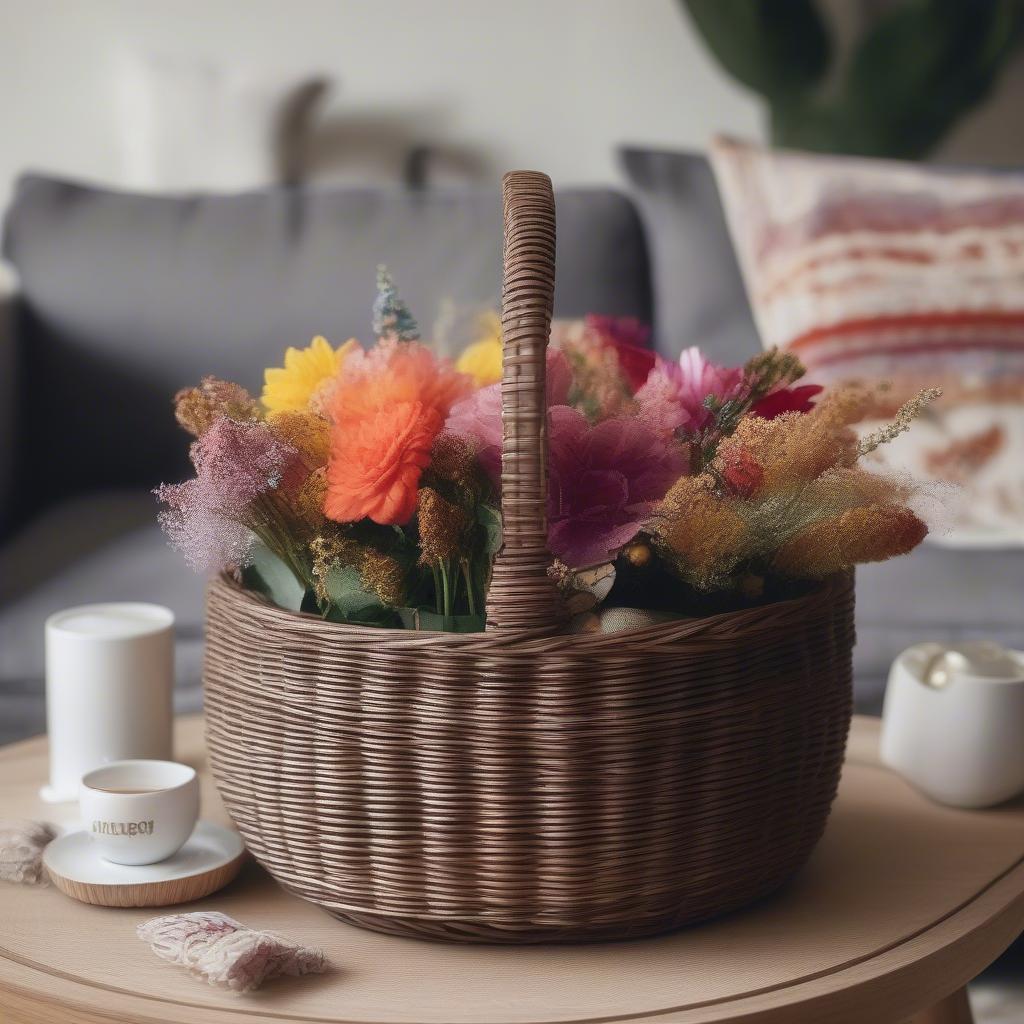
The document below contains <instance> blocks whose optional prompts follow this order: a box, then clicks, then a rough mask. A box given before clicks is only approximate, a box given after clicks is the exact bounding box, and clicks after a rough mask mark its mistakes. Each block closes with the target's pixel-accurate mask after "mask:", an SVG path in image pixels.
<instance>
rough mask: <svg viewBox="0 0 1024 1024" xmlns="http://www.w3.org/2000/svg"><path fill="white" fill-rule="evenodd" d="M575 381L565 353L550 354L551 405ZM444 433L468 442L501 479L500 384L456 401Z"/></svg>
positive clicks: (492, 475)
mask: <svg viewBox="0 0 1024 1024" xmlns="http://www.w3.org/2000/svg"><path fill="white" fill-rule="evenodd" d="M571 385H572V371H571V370H570V369H569V364H568V362H567V361H566V358H565V356H564V355H562V353H561V352H559V351H557V350H555V349H551V348H549V349H548V354H547V397H548V408H549V409H550V408H551V406H553V405H564V404H565V403H566V401H568V397H569V388H570V387H571ZM444 430H445V433H448V434H454V435H455V436H456V437H460V438H462V439H463V440H464V441H466V442H468V443H469V444H470V446H471V447H472V448H473V449H474V451H475V452H476V455H477V458H478V459H479V460H480V464H481V465H482V466H483V468H484V470H485V471H486V473H487V474H488V476H490V478H491V479H492V480H493V481H494V483H495V484H497V483H498V481H499V480H500V479H501V384H490V385H488V386H487V387H485V388H480V389H479V390H477V391H474V392H473V393H472V394H471V395H469V397H468V398H464V399H463V400H462V401H461V402H456V403H455V405H453V406H452V409H451V412H450V413H449V414H448V419H447V420H446V421H445V425H444Z"/></svg>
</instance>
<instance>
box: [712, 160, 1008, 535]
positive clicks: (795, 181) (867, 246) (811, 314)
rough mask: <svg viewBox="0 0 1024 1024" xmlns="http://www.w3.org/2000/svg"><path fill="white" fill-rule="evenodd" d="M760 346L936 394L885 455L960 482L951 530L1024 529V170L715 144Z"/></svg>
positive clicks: (811, 369) (900, 388) (826, 375)
mask: <svg viewBox="0 0 1024 1024" xmlns="http://www.w3.org/2000/svg"><path fill="white" fill-rule="evenodd" d="M711 159H712V164H713V166H714V169H715V175H716V179H717V181H718V185H719V190H720V192H721V194H722V200H723V204H724V206H725V210H726V215H727V218H728V221H729V228H730V232H731V233H732V236H733V241H734V244H735V246H736V249H737V255H738V257H739V261H740V266H741V268H742V270H743V275H744V280H745V284H746V287H747V291H748V294H749V296H750V300H751V306H752V308H753V312H754V317H755V320H756V322H757V325H758V329H759V331H760V334H761V339H762V342H763V343H764V344H765V345H766V346H778V347H780V348H786V349H791V350H792V351H794V352H796V353H797V354H798V355H799V356H800V357H801V359H802V360H803V362H804V363H805V365H806V366H807V368H808V376H809V379H813V380H815V381H817V382H819V383H825V384H828V383H835V382H839V381H849V380H867V381H877V380H887V381H890V382H891V383H892V390H891V391H890V392H889V393H890V395H891V398H892V404H893V406H896V405H898V404H899V403H900V402H901V401H903V400H905V399H906V398H907V397H909V396H910V395H911V394H914V393H916V392H917V391H918V390H919V389H920V388H922V387H925V386H932V385H937V386H940V387H942V388H943V391H944V397H943V399H942V400H941V403H940V404H939V406H938V415H937V417H933V419H932V421H931V423H930V424H929V425H928V426H926V427H925V429H923V430H917V431H914V432H912V434H911V435H910V437H909V438H908V439H906V440H903V441H901V443H900V444H899V445H898V446H897V447H896V449H895V450H894V451H893V452H891V453H890V455H889V457H890V458H892V459H895V461H897V462H898V463H899V464H900V465H902V466H906V467H908V468H911V469H913V470H914V471H916V472H919V473H921V472H923V473H929V474H931V475H932V476H934V477H936V478H937V479H942V480H950V481H953V482H956V483H957V484H959V485H961V486H962V487H963V489H964V490H963V495H964V500H963V502H962V509H961V512H960V514H959V522H958V524H957V525H958V527H959V530H958V531H955V532H954V539H956V537H957V536H958V535H959V539H961V540H965V539H966V538H967V536H968V534H970V535H971V536H972V537H974V538H976V537H977V536H979V535H980V536H981V537H982V538H988V539H989V540H991V542H992V543H993V544H1002V543H1013V542H1015V541H1016V540H1017V538H1018V537H1019V538H1020V539H1024V174H1019V173H1000V172H966V171H963V172H961V171H956V170H949V169H942V168H933V167H928V166H925V165H913V164H905V163H898V162H894V161H884V160H868V159H860V158H850V157H833V156H819V155H811V154H804V153H796V152H785V151H773V150H770V149H766V148H763V147H760V146H755V145H749V144H745V143H741V142H736V141H732V140H716V142H715V144H714V145H713V147H712V152H711Z"/></svg>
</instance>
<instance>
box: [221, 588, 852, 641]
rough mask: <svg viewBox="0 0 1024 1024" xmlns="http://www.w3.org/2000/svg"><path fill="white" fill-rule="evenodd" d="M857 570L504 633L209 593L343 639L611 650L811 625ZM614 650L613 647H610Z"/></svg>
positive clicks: (846, 593) (845, 592)
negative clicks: (329, 616) (781, 587)
mask: <svg viewBox="0 0 1024 1024" xmlns="http://www.w3.org/2000/svg"><path fill="white" fill-rule="evenodd" d="M853 586H854V572H853V571H852V570H847V571H841V572H837V573H834V574H833V575H831V576H828V577H826V578H825V579H823V580H820V581H817V582H816V584H814V585H812V586H811V588H810V589H809V590H808V591H807V592H806V593H804V594H800V595H798V596H796V597H790V598H785V599H784V600H781V601H772V602H770V603H768V604H763V605H756V606H755V607H753V608H742V609H738V610H734V611H726V612H716V613H715V614H714V615H705V616H700V617H694V618H684V619H670V620H668V621H666V622H657V623H653V624H651V625H647V626H637V627H634V628H632V629H621V630H615V631H614V632H610V633H556V634H554V635H552V634H551V632H550V630H549V629H546V628H543V627H542V628H539V629H529V630H528V629H516V630H507V631H501V632H497V633H495V632H483V631H481V632H479V633H452V632H445V631H442V630H409V629H385V628H382V627H379V626H368V625H361V624H359V623H345V622H330V621H328V620H326V619H323V618H321V617H320V616H319V615H314V614H312V613H311V612H296V611H291V610H290V609H288V608H281V607H280V606H279V605H276V604H273V603H272V602H271V601H270V600H269V599H268V598H266V597H265V596H264V595H262V594H259V593H257V592H256V591H253V590H250V589H248V588H246V587H244V586H242V584H241V583H240V582H239V581H238V580H236V579H235V578H234V577H232V576H231V575H230V574H229V573H227V572H222V573H219V574H217V575H215V576H213V577H212V578H211V580H210V583H209V588H208V589H209V593H210V594H213V593H214V592H217V593H219V594H220V595H221V596H222V597H224V598H226V599H227V600H228V601H229V602H230V603H232V604H234V605H235V606H236V607H246V608H247V609H248V610H249V611H250V612H251V613H252V614H253V615H255V616H256V617H258V618H261V619H263V620H264V621H265V622H267V623H270V622H274V621H277V622H279V623H280V622H281V621H282V620H284V622H285V623H291V624H292V625H294V626H298V627H300V628H302V629H309V630H311V629H314V628H315V631H316V632H318V633H320V634H321V635H326V636H331V637H334V638H336V639H338V640H353V639H359V640H369V641H373V642H376V643H387V644H388V645H389V646H391V647H405V648H417V647H424V646H436V645H438V644H443V645H444V646H447V647H450V648H467V647H468V648H474V649H477V650H483V649H489V648H501V647H516V648H519V649H521V650H525V651H529V650H535V651H536V652H538V653H547V652H550V651H551V650H553V649H554V648H556V647H557V648H562V649H566V650H573V651H576V652H584V651H587V652H592V651H596V650H599V649H601V650H605V651H607V648H609V647H610V646H618V645H619V643H620V641H622V640H633V641H634V642H635V641H638V640H646V641H649V642H650V643H651V644H652V645H655V646H660V645H661V644H665V645H668V646H671V645H673V644H675V643H677V642H678V641H679V640H682V639H694V638H698V637H704V638H706V639H708V640H714V639H722V638H725V637H729V638H733V639H738V638H739V637H742V636H746V635H749V634H751V633H756V632H762V631H768V632H773V631H775V630H778V629H784V628H788V627H791V626H792V625H794V624H795V623H800V624H806V623H807V622H808V621H813V620H814V619H818V618H826V617H828V615H830V614H831V608H832V607H833V606H834V604H835V603H836V602H837V601H840V600H843V599H844V598H846V597H852V593H853ZM609 653H610V652H609Z"/></svg>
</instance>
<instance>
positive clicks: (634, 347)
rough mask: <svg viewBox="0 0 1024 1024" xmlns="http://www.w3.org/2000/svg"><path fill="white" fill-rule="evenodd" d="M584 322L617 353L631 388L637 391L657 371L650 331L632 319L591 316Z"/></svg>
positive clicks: (644, 325) (628, 317)
mask: <svg viewBox="0 0 1024 1024" xmlns="http://www.w3.org/2000/svg"><path fill="white" fill-rule="evenodd" d="M584 322H585V323H586V325H587V327H589V328H590V329H591V330H593V331H595V332H596V333H597V334H599V335H600V336H601V337H602V338H604V339H605V340H606V341H607V342H608V343H609V344H610V345H611V346H612V348H614V349H615V352H616V355H618V357H619V367H620V369H621V370H622V372H623V373H624V374H625V375H626V380H628V381H629V386H630V387H631V388H632V389H633V390H634V391H636V390H637V389H638V388H639V387H641V385H642V384H643V383H644V381H645V380H647V375H648V374H649V373H650V372H651V370H653V369H654V361H655V359H656V356H655V354H654V353H653V352H652V351H651V348H650V342H651V329H650V328H649V327H648V326H647V325H646V324H644V323H642V322H641V321H640V320H637V319H636V318H635V317H631V316H597V315H595V314H590V315H589V316H587V317H586V319H585V321H584Z"/></svg>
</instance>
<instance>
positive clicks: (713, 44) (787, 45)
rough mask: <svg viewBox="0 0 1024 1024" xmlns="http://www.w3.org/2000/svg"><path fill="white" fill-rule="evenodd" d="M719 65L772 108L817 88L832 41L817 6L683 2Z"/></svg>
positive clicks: (747, 0) (742, 0)
mask: <svg viewBox="0 0 1024 1024" xmlns="http://www.w3.org/2000/svg"><path fill="white" fill-rule="evenodd" d="M679 2H680V4H681V5H682V6H683V7H685V8H686V10H688V11H689V13H690V17H691V18H692V19H693V23H694V25H696V27H697V30H698V31H699V32H700V34H701V35H702V36H703V37H704V40H705V42H706V43H707V44H708V46H709V47H710V49H711V52H712V53H713V54H714V55H715V56H716V57H717V58H718V62H719V63H720V64H721V65H722V67H723V68H725V70H726V71H728V72H729V74H730V75H732V76H733V77H734V78H736V79H737V80H738V81H740V82H742V83H743V84H744V85H745V86H747V87H748V88H750V89H753V90H754V91H755V92H759V93H761V94H762V95H763V96H766V97H767V98H768V99H769V100H770V101H771V102H775V100H777V99H778V98H780V97H784V96H794V95H797V94H799V93H804V92H808V91H810V90H811V89H813V88H815V86H817V85H818V83H819V82H821V80H822V78H823V77H824V75H825V71H826V70H827V69H828V66H829V64H830V63H831V61H832V40H831V38H830V37H829V33H828V29H827V28H826V26H825V23H824V21H823V20H822V18H821V15H820V14H819V13H818V11H817V8H816V7H815V5H814V3H813V2H812V0H679Z"/></svg>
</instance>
